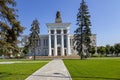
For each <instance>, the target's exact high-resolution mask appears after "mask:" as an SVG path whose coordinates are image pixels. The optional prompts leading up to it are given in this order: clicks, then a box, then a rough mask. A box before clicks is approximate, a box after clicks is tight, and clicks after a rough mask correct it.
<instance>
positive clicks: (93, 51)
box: [89, 47, 95, 56]
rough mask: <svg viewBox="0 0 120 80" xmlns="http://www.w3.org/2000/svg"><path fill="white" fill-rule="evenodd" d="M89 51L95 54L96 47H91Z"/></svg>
mask: <svg viewBox="0 0 120 80" xmlns="http://www.w3.org/2000/svg"><path fill="white" fill-rule="evenodd" d="M89 53H91V56H93V54H95V47H90V48H89Z"/></svg>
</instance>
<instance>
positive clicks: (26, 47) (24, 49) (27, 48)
mask: <svg viewBox="0 0 120 80" xmlns="http://www.w3.org/2000/svg"><path fill="white" fill-rule="evenodd" d="M22 52H23V53H24V54H28V53H29V47H28V46H25V47H24V48H23V51H22Z"/></svg>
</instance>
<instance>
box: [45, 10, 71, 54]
mask: <svg viewBox="0 0 120 80" xmlns="http://www.w3.org/2000/svg"><path fill="white" fill-rule="evenodd" d="M70 24H71V23H62V19H61V17H60V13H59V12H57V14H56V19H55V23H47V24H46V25H47V27H48V35H49V56H66V55H71V49H70V36H69V32H70Z"/></svg>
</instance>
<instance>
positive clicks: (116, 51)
mask: <svg viewBox="0 0 120 80" xmlns="http://www.w3.org/2000/svg"><path fill="white" fill-rule="evenodd" d="M114 47H115V53H116V56H118V55H119V53H120V44H115V45H114Z"/></svg>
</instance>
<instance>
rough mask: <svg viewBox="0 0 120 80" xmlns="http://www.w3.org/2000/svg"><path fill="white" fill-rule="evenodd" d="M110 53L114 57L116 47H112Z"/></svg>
mask: <svg viewBox="0 0 120 80" xmlns="http://www.w3.org/2000/svg"><path fill="white" fill-rule="evenodd" d="M110 53H111V54H112V56H113V54H114V53H115V48H114V46H111V47H110Z"/></svg>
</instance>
